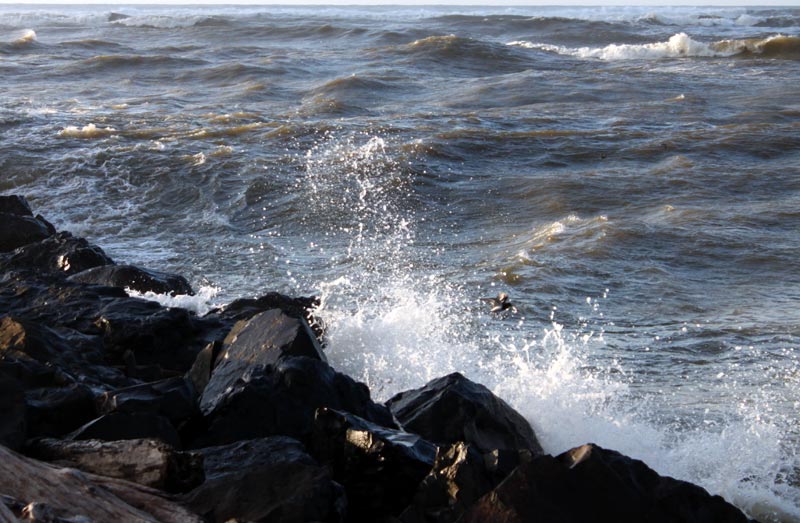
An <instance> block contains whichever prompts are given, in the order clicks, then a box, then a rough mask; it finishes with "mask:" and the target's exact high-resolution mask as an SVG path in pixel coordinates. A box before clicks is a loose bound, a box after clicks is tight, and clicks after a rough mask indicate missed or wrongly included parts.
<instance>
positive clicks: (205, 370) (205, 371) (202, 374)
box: [186, 341, 223, 394]
mask: <svg viewBox="0 0 800 523" xmlns="http://www.w3.org/2000/svg"><path fill="white" fill-rule="evenodd" d="M222 347H223V344H222V342H221V341H214V342H211V343H209V344H208V345H206V346H205V347H204V348H203V350H201V351H200V352H199V353H198V354H197V358H195V360H194V363H193V364H192V368H191V369H189V372H188V373H187V374H186V377H187V378H188V379H189V380H190V381H191V382H192V385H193V386H194V389H195V390H196V391H197V392H198V394H202V393H203V391H205V390H206V386H207V385H208V382H209V381H210V380H211V372H212V370H213V368H214V363H216V361H217V358H218V357H219V354H220V352H222Z"/></svg>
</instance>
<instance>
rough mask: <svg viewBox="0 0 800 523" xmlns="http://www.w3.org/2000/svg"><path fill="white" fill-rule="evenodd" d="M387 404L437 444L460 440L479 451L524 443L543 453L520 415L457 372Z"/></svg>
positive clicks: (402, 420)
mask: <svg viewBox="0 0 800 523" xmlns="http://www.w3.org/2000/svg"><path fill="white" fill-rule="evenodd" d="M386 405H387V406H388V407H389V409H390V410H391V411H392V414H394V416H395V418H396V419H397V420H398V421H399V422H400V424H401V426H402V427H403V428H404V429H405V430H407V431H409V432H413V433H415V434H419V435H421V436H422V437H424V438H425V439H427V440H429V441H432V442H434V443H437V444H441V445H449V444H452V443H455V442H457V441H464V442H467V443H469V444H470V445H471V446H473V447H474V448H475V449H476V450H479V451H481V452H487V451H491V450H494V449H500V450H519V449H528V450H530V451H531V452H532V453H533V454H535V455H539V454H542V453H543V452H542V447H541V445H539V441H538V440H537V439H536V435H535V434H534V432H533V429H532V428H531V426H530V424H529V423H528V422H527V420H526V419H525V418H524V417H522V416H521V415H520V414H519V413H518V412H517V411H515V410H514V409H512V408H511V407H510V406H509V405H508V404H507V403H506V402H504V401H503V400H501V399H500V398H498V397H497V396H495V395H494V394H492V392H491V391H490V390H489V389H487V388H486V387H484V386H483V385H480V384H478V383H475V382H473V381H470V380H469V379H467V378H465V377H464V376H462V375H461V374H459V373H453V374H450V375H448V376H444V377H442V378H437V379H435V380H433V381H431V382H429V383H428V384H427V385H425V386H424V387H422V388H419V389H415V390H410V391H406V392H401V393H400V394H397V395H396V396H394V397H393V398H391V399H390V400H389V401H387V402H386Z"/></svg>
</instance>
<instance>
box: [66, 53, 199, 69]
mask: <svg viewBox="0 0 800 523" xmlns="http://www.w3.org/2000/svg"><path fill="white" fill-rule="evenodd" d="M205 63H206V62H204V61H202V60H197V59H189V58H178V57H174V56H166V55H155V56H147V55H132V54H115V55H98V56H93V57H92V58H87V59H86V60H83V61H81V62H80V66H81V68H85V67H88V68H91V69H97V70H108V69H126V68H129V67H155V66H159V67H164V68H167V67H175V68H179V67H189V66H194V67H196V66H201V65H205Z"/></svg>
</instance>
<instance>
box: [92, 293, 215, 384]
mask: <svg viewBox="0 0 800 523" xmlns="http://www.w3.org/2000/svg"><path fill="white" fill-rule="evenodd" d="M94 323H95V325H96V326H97V327H98V329H100V332H101V333H102V337H103V346H104V348H105V351H106V352H107V353H109V354H110V355H112V356H113V357H115V358H116V359H117V361H119V362H120V363H124V364H126V365H127V366H128V367H130V366H131V365H130V362H124V360H123V359H122V357H123V355H125V353H126V351H130V352H131V353H132V354H133V355H134V357H135V360H136V364H137V365H159V366H161V367H162V368H164V369H168V370H171V371H173V372H175V373H176V374H182V373H184V372H186V371H188V370H189V369H190V368H191V366H192V364H193V363H194V360H195V358H196V357H197V353H198V352H200V350H201V349H202V345H200V343H203V340H202V339H198V338H199V337H200V334H201V331H200V326H199V324H198V322H196V321H195V317H194V315H193V314H191V313H190V312H189V311H187V310H185V309H179V308H165V307H162V306H161V305H159V304H158V303H155V302H152V301H146V300H138V299H122V300H111V301H108V302H107V303H106V304H105V305H104V306H103V307H102V308H101V309H100V310H99V311H98V315H97V317H96V319H95V321H94ZM134 367H135V365H134Z"/></svg>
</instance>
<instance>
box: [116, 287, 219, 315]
mask: <svg viewBox="0 0 800 523" xmlns="http://www.w3.org/2000/svg"><path fill="white" fill-rule="evenodd" d="M219 291H220V290H219V288H218V287H214V286H212V285H203V286H202V287H200V288H199V289H197V292H196V293H195V294H194V295H193V296H190V295H188V294H178V295H176V296H172V295H170V294H156V293H155V292H149V291H148V292H138V291H135V290H133V289H125V292H127V293H128V295H129V296H131V297H133V298H141V299H144V300H150V301H154V302H157V303H160V304H161V305H163V306H164V307H181V308H183V309H187V310H190V311H194V312H195V313H196V314H197V315H198V316H202V315H203V314H206V313H207V312H208V311H210V310H212V309H215V308H217V307H220V305H221V304H219V303H216V301H215V299H216V297H217V295H218V294H219Z"/></svg>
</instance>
